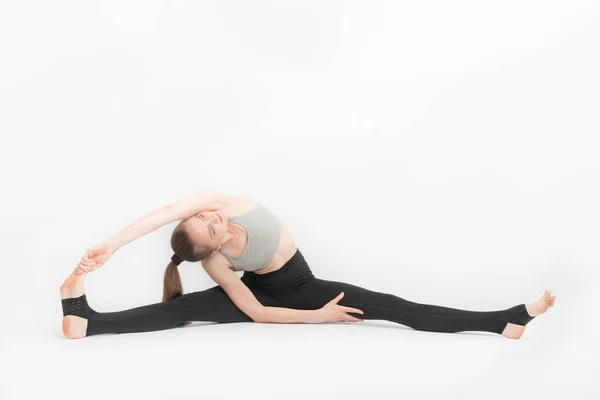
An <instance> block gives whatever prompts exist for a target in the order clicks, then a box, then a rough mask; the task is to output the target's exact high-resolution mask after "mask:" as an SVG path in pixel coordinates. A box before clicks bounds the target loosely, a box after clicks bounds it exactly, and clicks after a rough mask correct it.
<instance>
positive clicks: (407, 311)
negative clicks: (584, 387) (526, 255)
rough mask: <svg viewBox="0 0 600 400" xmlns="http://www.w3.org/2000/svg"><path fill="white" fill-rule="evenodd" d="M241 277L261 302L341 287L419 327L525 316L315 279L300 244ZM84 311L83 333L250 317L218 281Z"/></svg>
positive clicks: (299, 301)
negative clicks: (279, 263) (269, 266)
mask: <svg viewBox="0 0 600 400" xmlns="http://www.w3.org/2000/svg"><path fill="white" fill-rule="evenodd" d="M241 279H242V281H243V282H244V283H245V284H246V285H247V286H248V287H249V288H250V290H251V291H252V293H254V295H255V296H256V298H257V299H258V301H259V302H260V303H261V304H262V305H264V306H269V307H286V308H294V309H301V310H316V309H319V308H321V307H323V306H324V305H325V304H326V303H327V302H329V301H330V300H332V299H334V298H335V297H336V296H337V295H338V294H340V293H341V292H344V297H343V298H342V299H341V300H340V301H339V302H338V304H340V305H343V306H348V307H355V308H359V309H361V310H362V311H363V312H364V314H362V315H361V314H355V313H350V315H353V316H355V317H358V318H362V319H365V320H369V319H371V320H387V321H392V322H396V323H399V324H402V325H406V326H409V327H411V328H413V329H416V330H421V331H430V332H460V331H487V332H493V333H498V334H501V333H502V331H503V330H504V328H505V327H506V324H507V322H509V321H510V322H513V323H517V324H519V320H520V321H522V322H524V323H520V324H521V325H524V324H525V323H526V322H528V319H527V317H524V316H523V311H524V310H525V305H524V304H519V305H517V306H514V307H511V308H508V309H505V310H499V311H466V310H459V309H456V308H448V307H441V306H435V305H429V304H420V303H414V302H411V301H408V300H404V299H403V298H401V297H398V296H395V295H393V294H387V293H380V292H374V291H371V290H367V289H363V288H361V287H358V286H355V285H351V284H348V283H342V282H335V281H326V280H323V279H317V278H315V276H314V275H313V274H312V272H311V270H310V268H309V267H308V264H307V263H306V261H305V259H304V256H303V255H302V253H300V250H296V253H295V254H294V256H293V257H292V258H291V259H290V260H289V261H288V262H287V263H286V264H285V265H284V266H283V267H282V268H280V269H279V270H277V271H274V272H271V273H267V274H255V273H253V272H244V275H243V276H242V278H241ZM88 307H89V306H88ZM525 312H526V311H525ZM86 314H87V315H86V316H87V319H88V325H87V332H86V336H91V335H97V334H102V333H126V332H148V331H158V330H163V329H170V328H175V327H177V326H180V325H182V323H183V322H184V321H212V322H220V323H232V322H252V319H251V318H250V317H248V316H247V315H246V314H244V313H243V312H242V311H241V310H240V309H239V308H237V307H236V305H235V304H234V303H233V302H232V301H231V299H230V298H229V296H227V293H225V291H224V290H223V289H222V288H221V287H220V286H215V287H212V288H210V289H207V290H203V291H199V292H193V293H187V294H184V295H183V296H180V297H176V298H175V299H172V300H170V301H167V302H161V303H155V304H150V305H145V306H141V307H136V308H132V309H129V310H124V311H118V312H97V311H95V310H93V309H91V308H88V310H87V313H86Z"/></svg>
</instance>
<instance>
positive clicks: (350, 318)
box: [341, 314, 362, 322]
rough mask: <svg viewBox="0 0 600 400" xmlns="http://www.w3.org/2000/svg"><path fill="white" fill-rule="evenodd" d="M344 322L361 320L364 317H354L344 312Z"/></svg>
mask: <svg viewBox="0 0 600 400" xmlns="http://www.w3.org/2000/svg"><path fill="white" fill-rule="evenodd" d="M341 321H343V322H360V321H362V319H360V318H356V317H353V316H352V315H348V314H343V318H342V320H341Z"/></svg>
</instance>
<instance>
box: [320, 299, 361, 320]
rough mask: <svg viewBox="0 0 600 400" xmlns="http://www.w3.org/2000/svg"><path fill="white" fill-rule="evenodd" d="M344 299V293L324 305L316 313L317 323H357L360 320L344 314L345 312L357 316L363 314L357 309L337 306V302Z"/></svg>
mask: <svg viewBox="0 0 600 400" xmlns="http://www.w3.org/2000/svg"><path fill="white" fill-rule="evenodd" d="M342 297H344V292H342V293H340V294H338V295H337V297H336V298H335V299H333V300H331V301H330V302H329V303H327V304H325V305H324V306H323V307H322V308H320V309H319V310H317V311H318V315H319V318H318V321H317V322H359V321H362V319H359V318H356V317H353V316H352V315H348V314H346V313H347V312H353V313H357V314H364V313H363V312H362V310H359V309H358V308H352V307H344V306H340V305H338V304H337V303H338V301H340V300H341V299H342Z"/></svg>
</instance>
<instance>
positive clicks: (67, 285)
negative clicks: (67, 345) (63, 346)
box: [60, 271, 88, 339]
mask: <svg viewBox="0 0 600 400" xmlns="http://www.w3.org/2000/svg"><path fill="white" fill-rule="evenodd" d="M86 275H87V274H81V275H78V274H77V273H76V272H75V271H74V272H73V273H72V274H71V275H69V276H68V277H67V279H65V281H64V282H63V284H62V285H61V287H60V298H61V299H70V298H73V297H80V296H82V295H83V293H84V290H83V279H84V278H85V276H86ZM87 324H88V321H87V319H86V318H81V317H78V316H77V315H66V316H64V317H63V320H62V330H63V333H64V335H65V336H66V337H68V338H70V339H77V338H82V337H85V334H86V331H87Z"/></svg>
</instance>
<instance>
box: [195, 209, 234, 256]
mask: <svg viewBox="0 0 600 400" xmlns="http://www.w3.org/2000/svg"><path fill="white" fill-rule="evenodd" d="M189 226H190V228H191V229H190V234H191V237H192V240H194V241H195V242H197V243H205V244H208V245H210V246H211V247H215V250H214V252H217V250H218V249H219V247H220V246H221V241H222V240H223V237H225V234H226V233H227V219H226V217H225V216H223V215H221V214H219V213H217V212H210V211H204V212H201V213H198V214H196V215H194V216H193V217H191V218H190V220H189ZM214 252H213V254H214Z"/></svg>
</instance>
